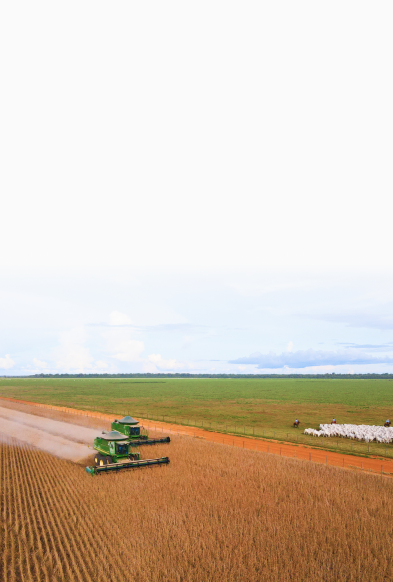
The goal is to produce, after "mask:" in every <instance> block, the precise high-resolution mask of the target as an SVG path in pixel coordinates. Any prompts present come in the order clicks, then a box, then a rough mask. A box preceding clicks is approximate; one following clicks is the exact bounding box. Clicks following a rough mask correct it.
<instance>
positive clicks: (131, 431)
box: [112, 416, 171, 447]
mask: <svg viewBox="0 0 393 582" xmlns="http://www.w3.org/2000/svg"><path fill="white" fill-rule="evenodd" d="M138 424H139V422H138V421H137V420H135V418H132V417H131V416H125V417H124V418H122V419H121V420H115V421H114V422H112V430H117V431H118V432H120V433H122V434H124V435H125V436H126V437H127V439H128V442H129V444H130V445H131V446H132V447H140V446H141V445H157V444H160V443H170V442H171V439H170V437H169V436H168V437H164V438H162V439H149V435H148V433H147V430H146V429H145V428H143V427H140V426H137V425H138Z"/></svg>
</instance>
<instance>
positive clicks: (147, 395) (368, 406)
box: [0, 378, 393, 454]
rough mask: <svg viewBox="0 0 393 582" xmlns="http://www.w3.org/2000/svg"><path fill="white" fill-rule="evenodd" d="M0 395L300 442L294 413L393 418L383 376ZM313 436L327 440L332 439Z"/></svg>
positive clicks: (353, 419)
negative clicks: (380, 377)
mask: <svg viewBox="0 0 393 582" xmlns="http://www.w3.org/2000/svg"><path fill="white" fill-rule="evenodd" d="M0 396H5V397H10V398H17V399H21V400H29V401H33V402H41V403H47V404H55V405H58V406H70V407H74V408H79V409H82V410H95V411H100V412H110V413H114V414H118V415H123V414H125V413H127V414H131V415H135V416H140V417H143V418H146V417H148V418H149V419H152V420H154V419H155V420H163V419H164V420H168V421H172V422H175V421H176V422H177V423H179V424H189V425H197V426H202V424H203V426H204V427H205V428H208V429H209V428H211V429H214V430H220V431H223V432H230V433H235V434H239V433H240V434H245V435H252V434H254V435H255V436H264V437H265V438H276V439H283V440H293V439H295V440H299V442H306V440H307V442H309V440H308V439H306V437H304V435H302V430H299V429H294V428H292V424H293V421H294V420H295V418H298V419H299V420H300V421H301V425H300V427H301V429H304V428H309V427H311V428H318V426H319V424H320V423H327V422H330V421H331V419H332V418H333V417H335V418H336V420H337V422H338V423H351V424H378V425H380V424H383V422H384V421H385V419H386V418H388V417H389V418H391V420H393V418H392V417H393V380H388V379H387V380H380V379H375V380H374V379H373V380H371V379H367V380H360V379H359V380H358V379H356V380H355V379H354V380H346V379H304V378H301V379H295V378H277V379H276V378H264V379H257V378H256V379H248V378H247V379H244V380H243V379H205V378H203V379H199V378H193V379H172V378H152V379H144V378H141V379H139V378H129V379H128V378H121V379H96V378H94V379H85V378H84V379H71V378H69V379H68V378H67V379H52V378H50V379H45V378H37V379H31V378H28V379H27V378H26V379H20V378H14V379H10V378H3V379H0ZM316 441H317V442H316ZM344 441H346V439H340V442H339V443H338V444H337V442H336V441H335V443H334V446H335V447H337V448H340V447H341V449H342V450H343V452H344V450H346V448H347V447H349V450H353V447H354V446H355V445H356V446H358V444H357V443H349V442H344ZM311 442H312V444H313V445H314V444H318V445H319V446H323V447H327V446H328V447H329V448H331V447H332V446H333V444H332V440H331V439H312V441H311ZM360 445H361V446H362V447H365V445H364V443H361V444H360V443H359V446H360ZM370 446H371V449H370V451H368V447H367V451H366V450H365V453H367V454H368V453H369V452H370V454H371V453H372V452H374V453H375V452H377V453H379V454H385V453H386V454H390V451H393V446H392V445H387V446H386V445H370ZM341 449H340V450H341ZM348 452H349V451H348Z"/></svg>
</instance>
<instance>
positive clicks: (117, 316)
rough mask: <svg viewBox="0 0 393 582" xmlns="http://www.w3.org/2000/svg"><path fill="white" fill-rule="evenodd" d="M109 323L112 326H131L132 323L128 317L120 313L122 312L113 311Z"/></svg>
mask: <svg viewBox="0 0 393 582" xmlns="http://www.w3.org/2000/svg"><path fill="white" fill-rule="evenodd" d="M109 322H110V324H111V325H129V324H131V323H132V321H131V319H130V318H129V317H128V315H126V314H125V313H120V311H112V313H111V314H110V318H109Z"/></svg>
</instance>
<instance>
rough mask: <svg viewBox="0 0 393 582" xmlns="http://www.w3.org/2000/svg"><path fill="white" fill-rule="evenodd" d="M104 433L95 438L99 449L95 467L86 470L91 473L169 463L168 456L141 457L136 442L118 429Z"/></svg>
mask: <svg viewBox="0 0 393 582" xmlns="http://www.w3.org/2000/svg"><path fill="white" fill-rule="evenodd" d="M102 434H103V436H99V437H96V438H95V439H94V445H93V447H94V449H95V450H96V451H97V453H96V455H95V457H94V462H95V467H86V471H87V472H88V473H90V475H97V474H98V473H108V472H110V471H120V470H121V469H135V468H139V467H150V466H151V465H167V464H168V463H169V459H168V457H161V458H159V459H141V454H140V452H139V451H135V449H134V444H133V445H131V444H130V443H129V441H128V438H129V437H128V436H126V435H124V434H121V433H120V432H118V431H117V430H112V431H111V432H106V431H103V433H102ZM131 448H132V449H133V450H132V452H131Z"/></svg>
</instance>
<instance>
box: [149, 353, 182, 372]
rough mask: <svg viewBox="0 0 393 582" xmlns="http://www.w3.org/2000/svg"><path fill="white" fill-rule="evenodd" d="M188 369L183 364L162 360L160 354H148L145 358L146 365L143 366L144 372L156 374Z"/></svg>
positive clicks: (172, 360) (173, 360)
mask: <svg viewBox="0 0 393 582" xmlns="http://www.w3.org/2000/svg"><path fill="white" fill-rule="evenodd" d="M185 367H188V366H186V365H184V363H180V362H177V361H176V360H175V359H171V360H164V358H163V357H162V356H161V354H150V356H148V357H147V363H146V364H145V365H144V370H145V371H149V372H150V371H151V372H152V373H153V372H157V371H165V370H179V369H184V368H185Z"/></svg>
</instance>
